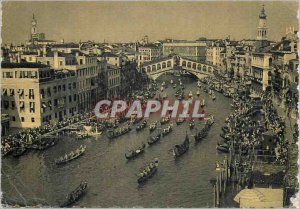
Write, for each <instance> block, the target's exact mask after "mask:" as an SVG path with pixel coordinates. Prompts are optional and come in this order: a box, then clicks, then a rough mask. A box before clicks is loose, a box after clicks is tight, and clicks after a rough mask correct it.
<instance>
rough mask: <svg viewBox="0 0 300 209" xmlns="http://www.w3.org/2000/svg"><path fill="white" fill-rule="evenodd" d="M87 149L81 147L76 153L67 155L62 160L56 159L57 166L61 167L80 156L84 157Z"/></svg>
mask: <svg viewBox="0 0 300 209" xmlns="http://www.w3.org/2000/svg"><path fill="white" fill-rule="evenodd" d="M85 149H86V146H82V145H80V147H79V148H77V149H76V150H75V152H73V151H72V152H70V153H69V154H66V155H65V156H64V157H60V158H58V159H56V160H55V164H57V165H61V164H64V163H67V162H69V161H71V160H74V159H76V158H78V157H79V156H81V155H83V154H84V152H85Z"/></svg>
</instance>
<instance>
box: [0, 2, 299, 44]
mask: <svg viewBox="0 0 300 209" xmlns="http://www.w3.org/2000/svg"><path fill="white" fill-rule="evenodd" d="M263 3H264V4H265V10H266V14H267V26H268V37H269V40H275V41H276V40H279V39H280V38H281V37H282V36H284V34H285V28H286V27H288V26H294V27H295V28H298V27H299V22H298V19H297V10H298V2H297V1H288V2H270V1H268V2H262V1H260V2H234V1H231V2H224V1H223V2H216V1H214V2H193V1H191V2H32V1H31V2H30V1H27V2H2V12H3V16H2V34H1V35H2V41H3V43H7V44H8V43H14V44H19V43H25V41H26V40H28V39H29V37H30V30H31V19H32V14H33V13H34V14H35V17H36V19H37V22H38V32H43V33H45V34H46V39H50V40H56V41H59V40H62V39H64V41H65V42H78V41H80V40H81V41H87V40H91V41H96V42H103V41H104V40H105V41H106V42H134V41H137V40H140V39H141V38H142V37H143V36H144V35H148V36H149V39H150V41H156V40H163V39H165V38H173V39H187V40H196V39H198V38H199V37H206V38H226V37H228V36H229V35H230V37H231V38H232V39H236V40H240V39H243V38H249V39H255V38H256V27H257V24H258V15H259V13H260V10H261V7H262V4H263Z"/></svg>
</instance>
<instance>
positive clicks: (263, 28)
mask: <svg viewBox="0 0 300 209" xmlns="http://www.w3.org/2000/svg"><path fill="white" fill-rule="evenodd" d="M256 39H257V40H267V39H268V37H267V15H266V14H265V5H263V6H262V9H261V12H260V14H259V20H258V27H257V37H256Z"/></svg>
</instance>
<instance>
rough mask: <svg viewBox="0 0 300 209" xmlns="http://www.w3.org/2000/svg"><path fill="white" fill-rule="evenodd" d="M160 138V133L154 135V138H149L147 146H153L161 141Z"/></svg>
mask: <svg viewBox="0 0 300 209" xmlns="http://www.w3.org/2000/svg"><path fill="white" fill-rule="evenodd" d="M161 136H162V134H161V132H159V133H158V134H156V136H151V137H150V139H149V140H148V144H149V145H152V144H155V143H156V142H158V141H159V140H160V139H161Z"/></svg>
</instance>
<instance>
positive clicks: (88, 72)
mask: <svg viewBox="0 0 300 209" xmlns="http://www.w3.org/2000/svg"><path fill="white" fill-rule="evenodd" d="M96 73H97V67H96V66H95V67H89V68H84V69H80V70H77V77H78V76H80V77H81V76H90V75H94V74H96Z"/></svg>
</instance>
